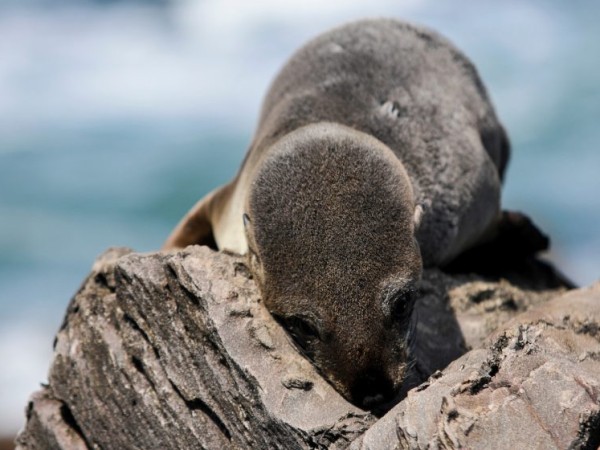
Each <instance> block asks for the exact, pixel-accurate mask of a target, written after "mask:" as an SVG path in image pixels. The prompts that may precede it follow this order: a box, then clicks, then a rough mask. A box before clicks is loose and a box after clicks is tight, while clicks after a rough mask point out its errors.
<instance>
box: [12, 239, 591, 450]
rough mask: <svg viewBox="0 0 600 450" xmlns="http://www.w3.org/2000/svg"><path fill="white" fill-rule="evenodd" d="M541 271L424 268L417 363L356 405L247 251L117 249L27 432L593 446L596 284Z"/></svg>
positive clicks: (34, 443) (46, 439)
mask: <svg viewBox="0 0 600 450" xmlns="http://www.w3.org/2000/svg"><path fill="white" fill-rule="evenodd" d="M545 273H546V275H545V276H547V272H545ZM534 281H536V282H535V283H524V282H522V280H517V281H515V280H514V279H513V280H512V283H511V282H509V281H507V280H491V279H483V278H481V277H477V276H475V275H458V274H453V275H448V274H445V273H443V272H441V271H439V270H429V271H426V273H425V275H424V279H423V283H422V286H423V287H422V293H421V296H420V299H419V303H418V305H417V308H416V311H417V313H418V314H419V323H418V328H417V336H418V337H417V342H416V348H415V349H414V358H415V364H414V365H413V368H412V370H411V372H410V373H409V375H408V377H407V380H406V383H405V387H404V389H403V392H402V393H401V397H400V400H401V401H400V403H398V404H397V405H396V406H395V407H394V408H393V409H391V410H390V411H389V412H387V414H385V415H383V414H384V413H385V411H375V412H373V413H370V412H367V411H362V410H360V409H358V408H357V407H355V406H353V405H351V404H349V403H348V402H346V401H345V400H344V399H343V398H342V397H341V396H340V395H339V394H338V393H337V392H336V391H335V390H334V389H333V388H332V387H331V386H330V385H329V384H328V383H327V382H326V381H324V380H323V378H321V377H320V375H319V374H318V373H317V371H316V370H315V369H314V367H313V366H312V365H311V364H310V363H309V362H308V361H307V360H306V359H304V358H303V357H302V356H300V355H299V354H298V353H297V352H296V350H295V347H294V346H293V345H292V344H291V342H290V341H289V338H288V336H287V334H286V333H285V331H284V330H283V329H282V328H281V327H279V325H278V324H277V323H276V322H275V321H274V320H272V318H271V316H270V315H269V313H268V312H267V311H266V309H265V308H264V306H263V305H262V303H261V300H260V296H259V294H258V291H257V289H256V286H255V284H254V282H253V281H252V279H251V275H250V274H249V272H248V270H247V269H246V267H245V265H244V263H243V260H242V259H241V258H239V257H235V256H232V255H227V254H224V253H217V252H214V251H212V250H210V249H208V248H207V247H197V246H196V247H188V248H187V249H186V250H183V251H181V252H178V253H171V254H163V253H152V254H144V255H142V254H136V253H132V252H130V251H129V250H125V249H113V250H109V251H108V252H106V253H105V254H104V255H102V256H101V257H100V258H99V259H98V261H97V262H96V263H95V264H94V267H93V269H92V272H91V274H90V275H89V276H88V278H87V279H86V281H85V282H84V284H83V286H82V287H81V289H80V290H79V292H78V293H77V294H76V295H75V297H74V298H73V300H72V301H71V303H70V305H69V307H68V310H67V313H66V316H65V320H64V323H63V326H62V327H61V329H60V330H59V332H58V334H57V337H56V341H55V354H54V359H53V361H52V365H51V368H50V374H49V384H48V385H47V386H45V387H43V388H42V390H41V391H39V392H37V393H35V394H33V396H32V398H31V400H30V403H29V405H28V407H27V424H26V426H25V429H24V430H23V431H22V432H21V434H20V435H19V437H18V441H17V442H18V445H19V448H144V449H152V448H160V449H168V448H211V449H212V448H219V449H220V448H285V449H288V448H292V449H293V448H330V449H337V448H346V447H348V446H349V445H351V448H373V449H374V448H395V447H397V448H404V447H411V448H426V447H427V446H428V445H433V446H434V447H435V446H439V447H460V446H463V447H469V448H487V447H489V445H490V443H493V444H494V445H496V446H497V447H498V448H500V447H501V448H509V446H510V447H513V448H515V446H517V447H516V448H519V443H523V442H527V443H530V442H536V443H540V445H549V446H550V447H549V448H553V447H552V446H554V447H556V448H566V447H568V446H569V445H572V446H573V447H581V448H592V447H590V446H593V445H597V444H598V442H599V441H598V433H599V429H600V419H599V417H600V415H599V414H598V406H599V403H598V400H597V399H598V379H599V377H598V376H597V375H595V374H597V373H599V372H598V364H600V362H599V361H600V356H599V355H600V349H599V348H598V339H600V336H599V333H600V332H599V328H598V327H599V325H598V324H599V323H600V319H599V318H600V312H599V311H598V308H600V306H598V305H600V302H598V300H599V298H598V296H599V295H600V286H595V287H594V288H591V289H587V290H577V291H573V292H571V293H569V294H567V295H566V296H559V294H560V293H562V292H563V291H564V290H565V289H564V288H561V287H557V286H559V285H560V284H561V283H556V282H555V281H556V280H554V281H553V282H552V283H546V282H543V281H540V280H539V279H537V280H534ZM557 296H558V298H555V299H553V300H550V301H548V300H549V299H551V298H554V297H557ZM567 313H568V314H567ZM490 333H491V334H490ZM411 388H413V389H412V390H410V391H409V389H411ZM403 397H404V398H403ZM402 398H403V399H402ZM382 415H383V416H382ZM380 416H382V417H380ZM523 426H525V428H523ZM519 427H521V428H519ZM523 430H525V431H523ZM500 433H503V437H502V438H500V437H499V436H500ZM507 436H508V437H507ZM509 437H510V438H511V439H512V440H511V439H509ZM527 437H529V438H530V440H527V441H525V440H524V439H525V438H527ZM533 439H535V440H533ZM505 444H506V445H505ZM509 444H510V445H509Z"/></svg>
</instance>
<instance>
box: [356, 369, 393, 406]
mask: <svg viewBox="0 0 600 450" xmlns="http://www.w3.org/2000/svg"><path fill="white" fill-rule="evenodd" d="M351 395H352V401H353V403H355V404H357V405H359V406H362V407H363V408H365V409H372V408H374V407H376V406H379V405H381V404H383V403H386V402H388V401H389V400H391V399H392V398H393V397H394V385H393V383H392V380H390V379H389V377H387V376H386V375H385V374H384V373H383V372H381V371H380V370H371V371H368V372H364V373H363V374H361V375H359V376H358V377H357V378H356V381H355V383H354V385H353V386H352V388H351Z"/></svg>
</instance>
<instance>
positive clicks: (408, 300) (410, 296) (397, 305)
mask: <svg viewBox="0 0 600 450" xmlns="http://www.w3.org/2000/svg"><path fill="white" fill-rule="evenodd" d="M393 305H394V306H393V307H392V319H393V320H394V322H397V323H407V322H408V321H409V320H410V316H411V315H412V312H413V308H414V306H415V293H414V291H412V290H406V291H402V292H401V293H399V294H398V295H397V296H396V298H395V299H394V303H393Z"/></svg>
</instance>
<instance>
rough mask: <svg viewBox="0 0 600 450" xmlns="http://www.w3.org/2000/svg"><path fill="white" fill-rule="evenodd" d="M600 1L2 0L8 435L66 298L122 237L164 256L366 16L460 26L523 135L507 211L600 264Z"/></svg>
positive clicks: (0, 350)
mask: <svg viewBox="0 0 600 450" xmlns="http://www.w3.org/2000/svg"><path fill="white" fill-rule="evenodd" d="M599 13H600V2H575V3H573V2H570V3H565V2H561V1H560V0H555V1H551V0H539V1H535V0H531V1H526V2H524V1H522V0H507V1H503V2H491V1H485V2H473V1H468V0H463V1H453V2H434V1H433V0H405V1H397V0H394V1H392V0H389V1H388V0H369V1H361V2H359V1H350V0H328V1H322V0H286V1H285V2H283V1H279V0H267V1H260V0H255V1H245V0H203V1H202V0H197V1H191V0H190V1H186V0H172V1H169V0H146V1H141V0H140V1H116V0H114V1H109V0H103V1H101V0H96V1H92V0H87V1H85V0H79V1H75V0H73V1H67V0H63V1H60V0H12V1H11V0H0V361H1V363H2V370H1V371H0V435H14V433H16V431H17V430H18V429H19V427H20V426H22V424H23V422H24V412H23V410H24V407H25V405H26V401H27V397H28V395H29V394H30V393H31V392H32V391H33V390H35V389H37V387H38V386H39V383H40V382H43V381H44V380H45V379H46V372H47V369H48V364H49V360H50V355H51V347H52V339H53V335H54V333H55V332H56V330H57V328H58V326H59V324H60V321H61V319H62V316H63V313H64V310H65V307H66V305H67V303H68V301H69V299H70V297H71V296H72V295H73V294H74V293H75V291H76V290H77V288H78V287H79V285H80V283H81V281H82V280H83V278H84V276H85V275H86V274H87V272H88V271H89V269H90V267H91V264H92V262H93V261H94V258H95V257H96V256H97V255H98V254H99V253H101V252H102V251H103V250H104V249H106V248H107V247H109V246H128V247H131V248H133V249H135V250H138V251H152V250H155V249H157V248H158V247H159V246H160V245H161V243H162V241H163V240H164V239H165V237H166V236H167V235H168V233H169V231H170V230H171V229H172V227H173V226H174V225H175V224H176V222H177V221H178V220H179V218H180V217H181V216H182V215H183V214H184V213H185V212H186V211H187V209H188V208H189V207H190V206H191V205H192V204H193V203H194V202H195V201H196V200H198V199H199V198H200V197H201V196H203V195H204V194H205V193H206V192H208V191H209V190H210V189H212V188H214V187H216V186H217V185H219V184H221V183H224V182H225V181H227V180H228V179H229V178H230V177H232V176H233V175H234V174H235V172H236V171H237V169H238V166H239V164H240V162H241V160H242V158H243V155H244V153H245V151H246V148H247V145H248V144H249V142H250V139H251V135H252V133H253V127H254V125H255V121H256V120H257V117H258V110H259V107H260V102H261V99H262V96H263V94H264V93H265V91H266V89H267V86H268V84H269V82H270V80H271V79H272V78H273V76H274V75H275V73H276V71H277V70H278V69H279V68H280V67H281V66H282V64H283V63H284V61H285V60H286V58H287V57H288V56H289V55H290V54H291V52H292V51H294V50H295V49H296V48H297V47H299V46H300V45H302V44H303V43H304V42H305V41H306V40H307V39H309V38H310V37H312V36H314V35H315V34H317V33H319V32H321V31H324V30H326V29H327V28H330V27H332V26H335V25H338V24H340V23H343V22H345V21H349V20H352V19H357V18H362V17H366V16H370V17H374V16H391V17H398V18H405V19H408V20H411V21H414V22H417V23H420V24H424V25H427V26H429V27H431V28H434V29H436V30H438V31H439V32H441V33H442V34H444V35H445V36H447V37H448V38H450V39H451V40H452V41H453V42H454V43H455V44H456V45H457V46H458V47H459V48H461V49H462V50H463V51H464V52H465V53H466V54H467V55H468V56H469V57H470V58H471V59H472V60H473V61H474V62H475V65H476V66H477V67H478V68H479V71H480V74H481V76H482V78H483V80H484V82H485V84H486V85H487V87H488V90H489V92H490V94H491V97H492V99H493V101H494V103H495V105H496V109H497V112H498V114H499V116H500V119H501V120H502V121H503V123H504V124H505V125H506V127H507V129H508V132H509V134H510V136H511V140H512V145H513V157H512V160H511V163H510V166H509V171H508V176H507V179H506V188H505V191H504V198H503V202H504V207H505V208H510V209H517V210H522V211H524V212H526V213H528V214H529V215H530V216H532V217H533V218H534V219H535V221H536V222H537V223H538V225H539V226H540V227H541V228H542V229H543V230H545V231H546V232H547V233H548V234H549V235H550V236H551V237H552V240H553V248H552V251H551V252H550V253H549V254H548V255H547V258H548V259H550V260H552V261H554V262H555V263H556V265H557V266H558V267H559V268H560V269H561V270H562V271H563V272H565V273H566V274H567V275H568V276H569V277H571V278H572V279H573V280H574V281H575V282H576V283H578V284H581V285H585V284H589V283H592V282H593V281H594V280H597V279H598V278H599V277H600V227H599V225H598V224H599V223H600V152H599V151H598V144H597V142H598V140H599V139H600V127H599V126H598V118H599V117H600V87H599V83H598V78H599V76H600V27H598V26H597V19H598V17H600V16H599Z"/></svg>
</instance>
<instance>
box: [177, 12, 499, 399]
mask: <svg viewBox="0 0 600 450" xmlns="http://www.w3.org/2000/svg"><path fill="white" fill-rule="evenodd" d="M508 153H509V146H508V140H507V137H506V135H505V133H504V130H503V128H502V126H501V125H500V123H499V122H498V120H497V119H496V116H495V114H494V110H493V108H492V106H491V104H490V102H489V99H488V97H487V94H486V92H485V89H484V87H483V85H482V83H481V81H480V80H479V77H478V75H477V72H476V70H475V69H474V67H473V66H472V64H471V63H470V62H469V61H468V60H467V59H466V58H465V57H464V56H463V55H462V54H461V53H460V52H459V51H458V50H456V49H455V48H454V47H453V46H452V45H451V44H450V43H449V42H447V41H446V40H444V39H443V38H441V37H440V36H438V35H437V34H435V33H433V32H431V31H428V30H425V29H422V28H419V27H415V26H413V25H409V24H406V23H402V22H398V21H395V20H364V21H360V22H356V23H351V24H348V25H345V26H342V27H339V28H336V29H334V30H332V31H329V32H327V33H325V34H323V35H321V36H319V37H317V38H316V39H314V40H312V41H311V42H309V43H308V44H307V45H305V46H304V47H303V48H301V49H300V50H299V51H297V52H296V53H295V55H293V56H292V58H291V59H290V60H289V61H288V63H287V64H286V65H285V67H284V68H283V69H282V71H281V72H280V74H279V75H278V76H277V78H276V79H275V81H274V82H273V84H272V86H271V88H270V90H269V92H268V95H267V97H266V99H265V102H264V105H263V108H262V112H261V116H260V121H259V125H258V130H257V132H256V135H255V137H254V140H253V143H252V145H251V148H250V150H249V152H248V154H247V155H246V159H245V160H244V163H243V165H242V168H241V170H240V172H239V173H238V175H237V176H236V178H235V179H234V180H233V181H232V182H231V183H229V184H228V185H226V186H225V187H223V188H220V189H218V190H216V191H214V192H213V193H211V194H210V195H209V196H207V197H206V198H205V199H203V200H202V201H200V202H199V203H198V205H197V206H196V207H195V208H193V209H192V210H191V211H190V213H188V215H187V216H186V217H185V218H184V219H183V220H182V222H181V223H180V224H179V226H178V227H177V228H176V230H175V231H174V232H173V234H172V235H171V237H170V238H169V240H168V241H167V243H166V244H165V247H166V248H170V247H181V246H184V245H187V244H192V243H205V244H210V243H213V245H214V243H215V242H216V245H217V246H218V247H219V248H220V249H229V250H233V251H238V252H245V251H246V250H248V256H249V264H250V268H251V270H252V272H253V273H254V274H255V276H256V279H257V282H258V283H259V286H260V289H261V292H262V294H263V297H264V301H265V305H266V306H267V307H268V308H269V310H270V311H271V312H272V313H273V315H274V316H275V317H276V318H278V319H279V320H281V321H283V322H284V325H285V326H287V328H288V331H290V333H291V334H292V336H293V337H295V338H296V341H297V342H300V341H302V349H303V351H304V352H305V353H306V354H307V356H308V357H310V358H311V359H312V360H313V361H314V362H315V364H316V366H317V367H318V368H319V369H321V371H322V372H323V373H324V375H325V376H327V378H328V379H329V380H330V381H331V382H332V384H333V385H334V386H335V387H336V388H337V389H338V390H339V391H340V392H341V393H342V394H343V395H344V396H346V397H347V398H348V399H350V400H352V401H354V402H355V403H358V404H360V405H362V406H364V407H369V406H371V405H373V404H374V403H376V402H377V401H379V400H381V399H382V398H383V397H388V396H389V395H391V394H393V392H395V391H397V389H398V388H399V386H400V384H401V381H402V377H403V374H404V370H405V366H406V362H407V358H408V352H409V349H408V342H407V341H408V339H409V336H408V335H409V334H410V333H409V331H410V329H411V323H410V314H411V311H412V305H413V303H414V302H413V300H411V298H410V294H411V292H412V291H413V290H414V289H415V286H416V284H417V283H418V280H419V279H420V276H421V270H422V266H423V265H426V266H431V265H440V264H445V263H447V262H449V261H451V260H452V259H453V258H454V257H456V256H457V255H459V254H460V253H461V252H462V251H464V250H466V249H468V248H469V247H470V246H472V245H473V244H475V243H477V242H479V241H481V240H483V239H485V238H486V236H487V235H488V234H489V233H490V232H491V230H493V228H494V225H495V223H496V221H497V220H498V217H499V211H500V210H499V197H500V184H501V179H502V176H503V171H504V168H505V166H506V163H507V160H508ZM243 216H244V219H242V217H243ZM413 218H415V219H413ZM416 222H419V223H418V224H417V223H416ZM213 237H214V240H213ZM378 389H379V390H378Z"/></svg>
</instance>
